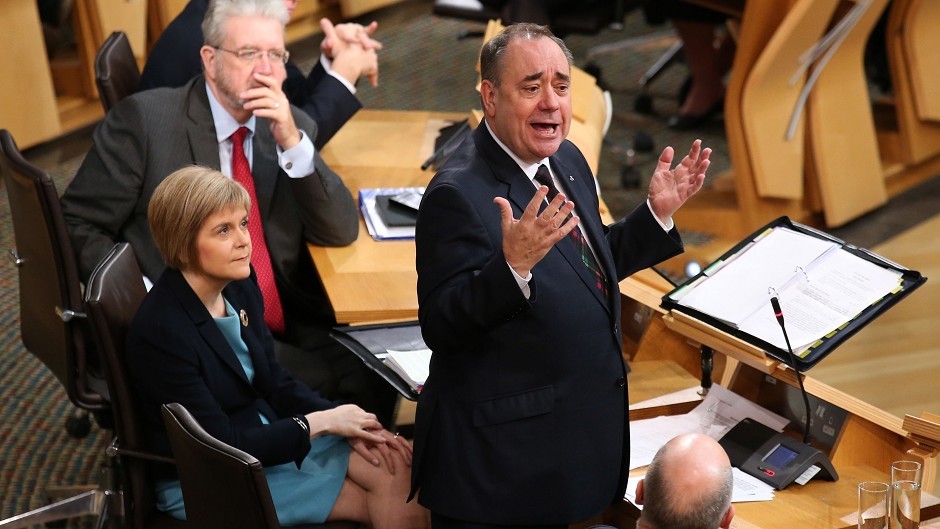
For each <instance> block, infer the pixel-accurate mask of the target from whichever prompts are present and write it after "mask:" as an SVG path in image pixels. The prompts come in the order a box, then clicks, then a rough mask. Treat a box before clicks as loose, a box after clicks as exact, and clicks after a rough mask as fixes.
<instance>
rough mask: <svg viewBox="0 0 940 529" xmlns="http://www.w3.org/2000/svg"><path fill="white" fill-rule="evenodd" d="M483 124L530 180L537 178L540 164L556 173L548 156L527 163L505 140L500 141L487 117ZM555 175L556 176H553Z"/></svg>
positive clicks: (550, 171)
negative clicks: (532, 162) (535, 161)
mask: <svg viewBox="0 0 940 529" xmlns="http://www.w3.org/2000/svg"><path fill="white" fill-rule="evenodd" d="M483 124H484V125H486V130H487V131H489V133H490V136H492V137H493V140H495V141H496V145H499V147H500V148H501V149H502V150H504V151H505V152H506V154H508V155H509V157H510V158H512V160H513V161H514V162H516V165H518V166H519V168H520V169H522V172H524V173H525V175H526V176H527V177H529V180H530V181H532V180H534V179H535V172H536V171H538V170H539V166H540V165H545V167H548V172H549V173H550V174H552V175H554V173H552V165H551V164H550V163H548V158H547V157H546V158H543V159H542V160H540V161H539V162H537V163H534V164H527V163H525V162H523V161H522V159H520V158H519V157H518V156H516V153H514V152H512V151H511V150H510V149H509V147H506V144H504V143H503V142H501V141H499V138H497V137H496V134H494V133H493V129H492V128H490V124H489V123H487V122H486V120H485V119H484V120H483ZM553 177H554V176H553Z"/></svg>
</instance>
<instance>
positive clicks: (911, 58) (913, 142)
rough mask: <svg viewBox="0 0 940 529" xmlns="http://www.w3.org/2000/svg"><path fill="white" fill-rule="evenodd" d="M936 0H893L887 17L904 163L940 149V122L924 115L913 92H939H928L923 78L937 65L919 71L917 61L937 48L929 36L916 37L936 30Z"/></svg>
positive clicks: (933, 91)
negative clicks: (932, 46)
mask: <svg viewBox="0 0 940 529" xmlns="http://www.w3.org/2000/svg"><path fill="white" fill-rule="evenodd" d="M936 4H937V2H935V1H933V0H894V2H893V4H892V7H891V13H890V16H889V17H888V30H887V41H888V53H889V57H890V59H891V60H890V61H889V65H890V67H891V79H892V83H893V85H894V104H895V108H896V113H897V126H898V130H897V134H898V136H899V138H898V143H897V147H898V149H897V154H898V156H899V158H900V159H899V161H900V162H901V163H903V164H915V163H919V162H921V161H923V160H925V159H927V158H930V157H933V156H936V155H937V154H938V153H940V124H938V123H934V122H926V121H923V120H922V119H921V117H920V116H919V115H918V107H917V99H916V98H915V95H914V94H915V93H920V95H921V96H923V97H926V96H928V95H930V96H932V97H934V98H936V97H937V94H938V92H937V90H936V89H934V88H933V87H929V86H928V87H927V91H926V92H925V91H924V89H923V84H924V83H923V80H922V79H923V76H929V75H936V72H937V71H938V70H937V68H935V67H933V66H932V65H931V66H928V68H929V71H930V72H932V73H927V72H924V73H920V72H917V71H916V68H917V66H918V63H919V62H920V61H922V60H923V59H924V58H925V57H927V58H929V57H930V56H931V55H933V54H934V53H935V52H936V48H931V47H929V45H930V41H929V40H928V41H927V42H924V41H923V40H920V39H918V38H915V37H921V38H924V37H929V36H930V35H931V34H933V35H936V34H937V30H936V28H937V20H938V19H940V12H936V10H935V9H933V8H931V6H934V7H936ZM922 15H923V16H922ZM918 86H920V87H921V88H918ZM934 86H936V85H934ZM923 97H921V100H922V101H923Z"/></svg>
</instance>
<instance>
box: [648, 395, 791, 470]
mask: <svg viewBox="0 0 940 529" xmlns="http://www.w3.org/2000/svg"><path fill="white" fill-rule="evenodd" d="M745 417H749V418H751V419H753V420H755V421H757V422H759V423H761V424H763V425H765V426H767V427H769V428H772V429H773V430H775V431H778V432H781V431H783V428H784V427H785V426H786V425H787V423H789V422H790V421H789V420H787V419H786V418H784V417H781V416H780V415H777V414H776V413H773V412H771V411H769V410H767V409H764V408H762V407H760V406H758V405H757V404H755V403H753V402H751V401H749V400H747V399H745V398H743V397H741V396H740V395H738V394H736V393H734V392H733V391H729V390H727V389H725V388H723V387H721V386H719V385H717V384H715V385H713V386H712V387H711V390H709V392H708V396H706V397H705V400H703V401H702V403H701V404H699V405H698V406H696V407H695V409H693V410H692V411H690V412H689V413H686V414H684V415H672V416H663V417H655V418H653V419H643V420H639V421H630V469H631V470H632V469H635V468H640V467H645V466H646V465H649V464H650V462H651V461H652V460H653V456H654V455H656V452H657V451H658V450H659V449H660V448H662V446H663V445H665V444H666V443H667V442H668V441H669V440H670V439H672V438H673V437H675V436H677V435H681V434H686V433H703V434H706V435H708V436H710V437H712V438H713V439H721V437H722V436H723V435H724V434H725V433H726V432H727V431H728V430H730V429H731V428H732V427H733V426H734V425H736V424H738V423H739V422H740V421H741V419H744V418H745Z"/></svg>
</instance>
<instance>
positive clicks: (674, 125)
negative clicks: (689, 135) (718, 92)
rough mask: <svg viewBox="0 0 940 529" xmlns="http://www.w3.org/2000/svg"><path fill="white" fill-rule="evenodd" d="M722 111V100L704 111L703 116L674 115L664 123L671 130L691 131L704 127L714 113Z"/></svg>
mask: <svg viewBox="0 0 940 529" xmlns="http://www.w3.org/2000/svg"><path fill="white" fill-rule="evenodd" d="M722 110H724V100H721V99H719V100H718V101H716V102H715V104H713V105H712V106H711V108H709V109H708V110H706V111H705V113H704V114H699V115H694V116H693V115H689V116H687V115H683V114H675V115H672V116H669V121H667V122H666V125H667V126H668V127H669V128H670V129H673V130H693V129H697V128H699V127H700V126H702V125H704V124H705V123H706V122H708V120H710V119H711V118H712V116H713V115H715V114H716V113H719V112H721V111H722Z"/></svg>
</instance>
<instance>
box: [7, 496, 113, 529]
mask: <svg viewBox="0 0 940 529" xmlns="http://www.w3.org/2000/svg"><path fill="white" fill-rule="evenodd" d="M77 488H78V489H79V490H84V492H82V493H80V494H78V495H75V496H72V497H69V498H65V499H63V500H59V501H57V502H55V503H51V504H49V505H46V506H45V507H40V508H38V509H34V510H32V511H29V512H25V513H23V514H18V515H16V516H13V517H11V518H7V519H6V520H0V528H2V529H19V528H22V527H33V526H36V525H38V524H45V523H48V522H55V521H59V520H67V519H69V518H77V517H79V516H91V515H94V516H96V517H97V518H98V524H97V527H104V522H105V520H106V519H107V518H108V515H109V513H110V512H112V510H113V509H114V507H117V509H118V510H119V511H120V509H121V505H122V502H121V494H120V493H119V492H117V493H116V492H113V491H106V490H101V489H98V488H95V489H92V490H87V487H77ZM69 489H72V490H73V491H74V488H71V487H60V488H58V489H56V490H50V494H53V495H64V494H66V491H67V490H69Z"/></svg>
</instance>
